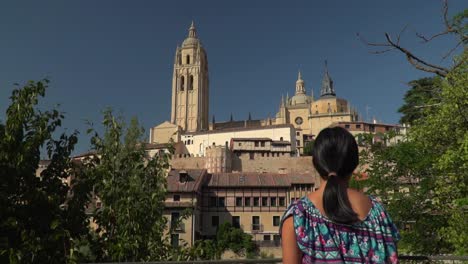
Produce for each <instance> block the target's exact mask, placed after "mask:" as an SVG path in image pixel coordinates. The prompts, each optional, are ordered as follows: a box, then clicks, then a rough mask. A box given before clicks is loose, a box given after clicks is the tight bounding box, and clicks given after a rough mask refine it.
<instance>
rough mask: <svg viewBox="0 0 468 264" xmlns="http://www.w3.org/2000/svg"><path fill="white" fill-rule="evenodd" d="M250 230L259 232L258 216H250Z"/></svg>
mask: <svg viewBox="0 0 468 264" xmlns="http://www.w3.org/2000/svg"><path fill="white" fill-rule="evenodd" d="M252 230H255V231H260V216H252Z"/></svg>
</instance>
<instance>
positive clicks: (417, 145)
mask: <svg viewBox="0 0 468 264" xmlns="http://www.w3.org/2000/svg"><path fill="white" fill-rule="evenodd" d="M467 53H468V52H466V51H465V52H464V53H463V55H462V57H461V58H459V59H460V60H462V61H464V63H462V64H460V65H459V67H457V68H455V69H454V70H452V71H451V72H449V74H448V75H447V78H445V79H441V85H440V89H441V90H440V94H439V96H438V98H431V99H429V100H428V101H427V104H428V105H431V106H430V107H427V108H423V109H422V112H421V115H420V116H421V117H420V118H417V119H415V120H414V122H413V123H414V125H413V126H412V127H411V129H410V131H409V134H408V140H407V141H405V142H402V143H400V144H397V145H394V146H389V147H386V146H384V145H372V144H369V145H368V146H370V147H369V148H368V149H365V150H364V151H363V152H362V153H361V154H362V157H363V159H362V161H363V163H364V164H368V165H369V167H368V173H369V175H370V178H369V180H368V181H367V182H366V184H367V186H368V188H369V190H368V191H369V192H371V193H374V194H377V195H379V196H380V197H381V198H382V200H383V201H384V202H386V203H387V206H388V209H389V211H390V213H391V215H392V216H393V218H394V220H395V221H396V222H398V223H400V224H401V227H402V228H403V230H402V234H403V236H402V237H403V239H402V242H401V243H400V247H401V249H402V251H403V252H404V251H406V252H413V253H421V254H440V253H457V254H466V253H467V251H466V242H467V240H468V233H467V228H466V219H467V211H468V203H467V201H468V198H467V197H468V170H467V169H468V100H467V98H468V89H466V87H468V77H467V74H466V72H467V70H468V68H467V62H466V61H467V60H466V56H467ZM406 226H409V228H408V229H406V228H405V227H406Z"/></svg>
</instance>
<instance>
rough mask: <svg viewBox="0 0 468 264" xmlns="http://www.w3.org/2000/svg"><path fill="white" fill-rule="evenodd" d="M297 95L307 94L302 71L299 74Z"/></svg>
mask: <svg viewBox="0 0 468 264" xmlns="http://www.w3.org/2000/svg"><path fill="white" fill-rule="evenodd" d="M296 94H305V87H304V80H302V75H301V71H299V73H298V74H297V81H296Z"/></svg>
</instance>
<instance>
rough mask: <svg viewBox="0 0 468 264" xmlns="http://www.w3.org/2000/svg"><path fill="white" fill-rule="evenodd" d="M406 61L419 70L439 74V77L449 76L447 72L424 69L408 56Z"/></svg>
mask: <svg viewBox="0 0 468 264" xmlns="http://www.w3.org/2000/svg"><path fill="white" fill-rule="evenodd" d="M406 59H407V60H408V61H409V63H410V64H411V65H413V66H414V67H415V68H416V69H418V70H421V71H425V72H431V73H435V74H437V75H439V76H441V77H445V76H447V74H448V72H445V71H441V70H437V69H432V68H428V67H424V66H422V65H421V64H419V63H417V62H416V61H415V60H414V59H413V58H412V57H410V56H408V55H407V56H406Z"/></svg>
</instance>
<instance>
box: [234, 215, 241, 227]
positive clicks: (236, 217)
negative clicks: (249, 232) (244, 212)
mask: <svg viewBox="0 0 468 264" xmlns="http://www.w3.org/2000/svg"><path fill="white" fill-rule="evenodd" d="M232 226H233V227H235V228H240V216H233V217H232Z"/></svg>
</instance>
